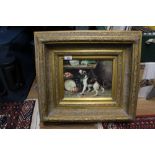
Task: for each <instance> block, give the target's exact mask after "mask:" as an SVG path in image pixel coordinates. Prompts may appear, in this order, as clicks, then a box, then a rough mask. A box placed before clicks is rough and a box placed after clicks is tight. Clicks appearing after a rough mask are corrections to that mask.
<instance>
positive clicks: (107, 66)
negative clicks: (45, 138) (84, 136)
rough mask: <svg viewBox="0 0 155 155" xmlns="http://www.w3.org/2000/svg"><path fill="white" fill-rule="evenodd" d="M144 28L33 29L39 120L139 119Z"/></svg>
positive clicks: (90, 120)
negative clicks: (125, 29) (138, 99)
mask: <svg viewBox="0 0 155 155" xmlns="http://www.w3.org/2000/svg"><path fill="white" fill-rule="evenodd" d="M141 36H142V35H141V32H138V31H137V32H136V31H53V32H35V34H34V37H35V54H36V69H37V81H38V91H39V92H38V93H39V109H40V117H41V122H62V121H63V122H64V121H67V122H75V121H77V122H80V121H81V122H85V121H86V122H95V121H107V120H131V119H134V118H135V114H136V103H137V94H138V88H139V68H140V55H141V54H140V52H141Z"/></svg>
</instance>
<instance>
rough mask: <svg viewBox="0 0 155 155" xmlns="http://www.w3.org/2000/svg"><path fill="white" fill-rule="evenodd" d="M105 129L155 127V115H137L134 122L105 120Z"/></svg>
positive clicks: (103, 124)
mask: <svg viewBox="0 0 155 155" xmlns="http://www.w3.org/2000/svg"><path fill="white" fill-rule="evenodd" d="M102 126H103V129H155V115H150V116H137V117H136V119H135V120H134V121H132V122H104V123H102Z"/></svg>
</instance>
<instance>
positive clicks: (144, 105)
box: [28, 80, 155, 129]
mask: <svg viewBox="0 0 155 155" xmlns="http://www.w3.org/2000/svg"><path fill="white" fill-rule="evenodd" d="M36 98H38V93H37V84H36V80H35V81H34V82H33V85H32V87H31V90H30V92H29V95H28V99H36ZM153 114H155V98H153V99H151V100H145V99H143V98H139V99H138V103H137V113H136V115H153ZM97 125H98V124H97V123H83V124H79V123H76V124H75V123H74V124H52V125H51V126H49V127H45V126H44V125H43V124H40V127H41V128H60V129H61V128H67V129H74V128H76V129H78V128H80V129H86V128H88V129H95V128H97Z"/></svg>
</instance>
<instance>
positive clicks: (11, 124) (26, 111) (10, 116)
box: [0, 100, 35, 129]
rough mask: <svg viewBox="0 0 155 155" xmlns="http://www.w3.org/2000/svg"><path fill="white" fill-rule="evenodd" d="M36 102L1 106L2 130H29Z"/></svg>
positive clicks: (0, 122) (0, 127)
mask: <svg viewBox="0 0 155 155" xmlns="http://www.w3.org/2000/svg"><path fill="white" fill-rule="evenodd" d="M34 105H35V100H26V101H24V102H23V103H15V102H10V103H3V104H0V129H29V128H30V126H31V120H32V114H33V110H34Z"/></svg>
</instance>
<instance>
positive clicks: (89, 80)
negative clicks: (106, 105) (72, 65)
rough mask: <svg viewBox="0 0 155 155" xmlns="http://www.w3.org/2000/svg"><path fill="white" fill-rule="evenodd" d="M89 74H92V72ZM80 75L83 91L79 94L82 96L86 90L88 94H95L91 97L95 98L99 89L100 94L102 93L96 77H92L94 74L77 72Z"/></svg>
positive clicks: (101, 86) (101, 87) (82, 71)
mask: <svg viewBox="0 0 155 155" xmlns="http://www.w3.org/2000/svg"><path fill="white" fill-rule="evenodd" d="M90 72H93V71H92V70H91V71H90ZM79 73H80V75H81V76H82V83H83V89H82V92H81V93H80V94H81V95H84V93H85V92H86V90H87V88H88V90H87V92H90V91H91V90H92V88H93V90H92V92H95V94H94V95H93V96H97V95H98V93H99V89H101V90H102V93H104V88H103V84H102V85H101V84H99V81H98V80H97V77H96V76H94V74H92V73H91V74H90V73H87V72H86V71H84V70H79Z"/></svg>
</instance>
